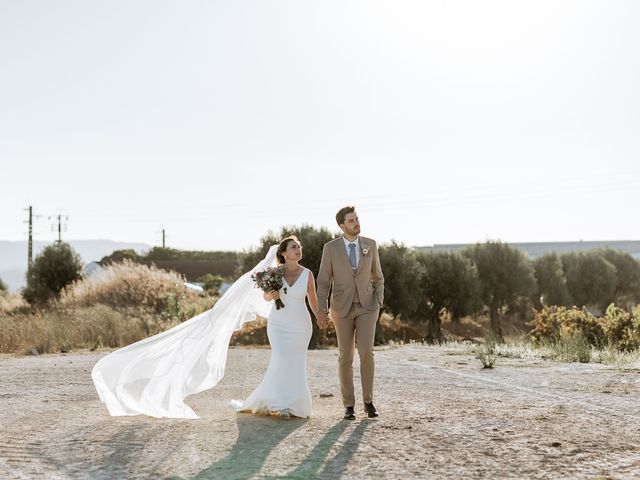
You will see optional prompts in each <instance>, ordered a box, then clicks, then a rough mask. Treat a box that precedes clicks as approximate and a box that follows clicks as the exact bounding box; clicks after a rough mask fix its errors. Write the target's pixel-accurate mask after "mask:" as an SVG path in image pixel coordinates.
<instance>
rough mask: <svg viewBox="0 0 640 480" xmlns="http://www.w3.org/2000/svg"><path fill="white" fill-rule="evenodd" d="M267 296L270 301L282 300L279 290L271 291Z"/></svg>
mask: <svg viewBox="0 0 640 480" xmlns="http://www.w3.org/2000/svg"><path fill="white" fill-rule="evenodd" d="M267 295H268V296H269V300H276V299H277V298H280V292H278V291H277V290H271V291H270V292H267Z"/></svg>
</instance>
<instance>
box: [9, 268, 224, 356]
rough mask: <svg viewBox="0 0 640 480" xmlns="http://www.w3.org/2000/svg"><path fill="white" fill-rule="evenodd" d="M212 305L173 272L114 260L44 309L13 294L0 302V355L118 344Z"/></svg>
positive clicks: (169, 324) (158, 330)
mask: <svg viewBox="0 0 640 480" xmlns="http://www.w3.org/2000/svg"><path fill="white" fill-rule="evenodd" d="M4 300H5V298H4V297H3V299H2V300H0V301H4ZM214 303H215V298H212V297H198V296H197V295H193V294H190V293H189V292H188V291H187V289H186V288H185V286H184V284H183V281H182V278H181V277H180V276H179V275H178V274H175V273H172V272H166V271H164V270H160V269H158V268H155V267H149V266H146V265H138V264H135V263H132V262H124V263H122V264H113V265H111V266H109V267H108V268H107V269H105V271H104V272H103V274H100V275H97V276H94V277H90V278H87V279H82V280H79V281H78V282H75V283H74V284H73V285H71V286H70V287H68V288H67V289H66V290H65V291H64V292H63V294H62V296H61V298H60V299H59V300H58V301H57V302H55V303H53V304H51V305H50V306H49V308H47V309H43V310H35V309H30V308H27V306H26V305H25V304H24V302H23V301H21V300H19V299H18V298H12V299H11V300H10V301H4V303H0V306H1V307H2V308H1V309H0V353H29V352H32V353H35V352H38V353H52V352H60V351H62V352H66V351H70V350H75V349H87V348H88V349H95V348H99V347H109V348H117V347H121V346H124V345H128V344H130V343H132V342H135V341H137V340H141V339H143V338H145V337H148V336H150V335H155V334H156V333H159V332H161V331H164V330H166V329H168V328H170V327H173V326H174V325H177V324H178V323H180V322H181V321H183V320H186V319H187V318H191V317H193V316H195V315H197V314H199V313H201V312H203V311H205V310H207V309H209V308H211V307H212V306H213V304H214Z"/></svg>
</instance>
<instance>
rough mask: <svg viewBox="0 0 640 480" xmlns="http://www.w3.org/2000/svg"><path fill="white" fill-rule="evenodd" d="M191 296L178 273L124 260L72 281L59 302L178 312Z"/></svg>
mask: <svg viewBox="0 0 640 480" xmlns="http://www.w3.org/2000/svg"><path fill="white" fill-rule="evenodd" d="M188 300H189V292H188V290H187V289H186V287H185V286H184V280H183V278H182V277H181V276H180V275H179V274H177V273H175V272H167V271H165V270H162V269H159V268H157V267H155V266H153V265H152V266H148V265H141V264H139V263H135V262H131V261H129V260H125V261H123V262H122V263H114V264H111V265H109V266H108V267H106V268H105V269H104V271H102V272H101V273H99V274H97V275H94V276H92V277H89V278H83V279H81V280H79V281H77V282H75V283H73V284H72V285H70V286H69V287H67V288H66V289H65V291H64V292H63V293H62V295H61V296H60V300H59V304H60V305H61V306H62V307H65V308H69V307H88V306H91V305H96V304H102V305H108V306H110V307H113V308H115V309H122V308H128V307H146V308H149V309H151V310H153V311H155V312H158V313H165V312H167V311H169V313H179V312H175V311H174V310H175V309H176V308H180V306H181V305H182V304H185V303H188Z"/></svg>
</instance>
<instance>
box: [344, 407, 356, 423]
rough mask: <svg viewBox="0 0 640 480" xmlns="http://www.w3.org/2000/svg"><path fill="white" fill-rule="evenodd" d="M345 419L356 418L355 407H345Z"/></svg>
mask: <svg viewBox="0 0 640 480" xmlns="http://www.w3.org/2000/svg"><path fill="white" fill-rule="evenodd" d="M344 419H345V420H355V419H356V411H355V410H354V409H353V407H347V408H345V409H344Z"/></svg>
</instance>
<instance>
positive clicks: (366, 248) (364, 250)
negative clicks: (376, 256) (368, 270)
mask: <svg viewBox="0 0 640 480" xmlns="http://www.w3.org/2000/svg"><path fill="white" fill-rule="evenodd" d="M361 247H362V255H366V254H367V253H369V244H368V243H363V244H362V245H361Z"/></svg>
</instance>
